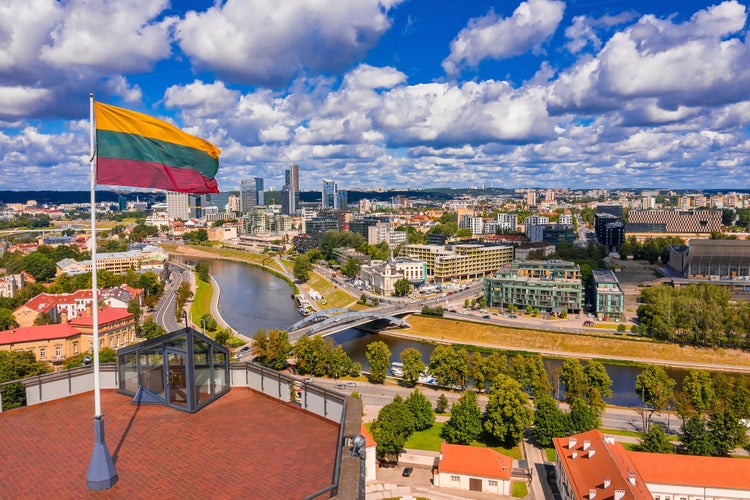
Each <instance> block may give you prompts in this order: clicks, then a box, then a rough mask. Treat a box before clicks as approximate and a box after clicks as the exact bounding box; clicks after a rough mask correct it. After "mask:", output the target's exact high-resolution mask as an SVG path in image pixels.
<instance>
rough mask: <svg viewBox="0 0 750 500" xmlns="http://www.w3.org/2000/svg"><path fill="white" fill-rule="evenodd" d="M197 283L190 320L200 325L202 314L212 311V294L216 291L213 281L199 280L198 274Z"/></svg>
mask: <svg viewBox="0 0 750 500" xmlns="http://www.w3.org/2000/svg"><path fill="white" fill-rule="evenodd" d="M195 283H196V285H195V286H196V289H195V297H193V304H192V305H191V306H190V320H191V321H192V322H193V324H195V325H198V327H200V324H201V316H203V315H204V314H206V313H209V314H210V313H211V296H212V295H213V293H214V287H213V286H212V285H211V283H206V282H205V281H201V280H199V279H198V277H197V276H196V278H195Z"/></svg>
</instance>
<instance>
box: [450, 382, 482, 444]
mask: <svg viewBox="0 0 750 500" xmlns="http://www.w3.org/2000/svg"><path fill="white" fill-rule="evenodd" d="M481 433H482V413H481V410H480V409H479V404H477V396H476V394H475V393H474V392H473V391H467V392H464V393H463V394H462V395H461V398H460V399H459V400H458V401H456V402H455V403H453V406H452V407H451V418H450V419H449V420H448V421H447V422H446V423H445V425H443V429H442V431H441V432H440V437H442V438H443V439H445V440H446V441H447V442H448V443H450V444H466V445H468V444H471V442H472V441H474V440H475V439H476V438H478V437H479V435H480V434H481Z"/></svg>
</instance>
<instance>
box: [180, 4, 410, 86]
mask: <svg viewBox="0 0 750 500" xmlns="http://www.w3.org/2000/svg"><path fill="white" fill-rule="evenodd" d="M398 3H399V1H397V0H393V1H390V2H382V1H378V0H348V1H346V2H341V1H339V0H318V1H316V2H310V1H307V0H286V1H284V2H281V3H278V2H266V1H262V0H249V1H239V0H228V1H226V2H225V3H221V4H215V5H214V6H212V7H210V8H209V9H208V10H207V11H205V12H201V13H198V12H188V13H187V14H186V16H185V18H184V19H183V20H182V21H181V22H180V23H179V25H178V27H177V30H176V36H177V39H178V40H179V43H180V46H181V48H182V50H183V52H184V53H185V54H187V55H188V56H189V57H190V58H191V59H192V61H193V62H194V64H195V65H196V66H197V67H199V68H204V69H210V70H213V71H215V72H216V73H218V74H219V75H222V76H223V77H224V78H227V79H229V80H232V81H237V82H245V83H253V84H265V85H280V84H284V83H286V82H288V81H290V80H291V79H293V77H294V76H296V75H297V74H299V73H300V72H302V71H305V70H307V71H310V72H312V73H319V72H327V71H336V70H340V69H342V68H344V67H346V66H347V65H349V64H351V63H353V62H354V61H356V60H357V59H358V58H360V57H361V56H363V55H364V54H365V53H366V51H367V50H368V49H370V48H371V47H373V46H374V45H375V43H376V42H377V41H378V39H379V38H380V36H381V35H382V34H383V33H384V32H385V31H386V30H388V29H389V28H390V26H391V21H390V19H389V18H388V15H387V14H388V12H389V11H390V10H391V9H392V8H393V7H394V6H395V5H397V4H398Z"/></svg>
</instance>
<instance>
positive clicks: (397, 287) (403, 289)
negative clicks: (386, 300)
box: [393, 278, 411, 297]
mask: <svg viewBox="0 0 750 500" xmlns="http://www.w3.org/2000/svg"><path fill="white" fill-rule="evenodd" d="M393 289H394V293H395V294H396V296H397V297H405V296H407V295H409V292H410V291H411V282H410V281H409V280H408V279H406V278H401V279H398V280H396V282H395V283H394V284H393Z"/></svg>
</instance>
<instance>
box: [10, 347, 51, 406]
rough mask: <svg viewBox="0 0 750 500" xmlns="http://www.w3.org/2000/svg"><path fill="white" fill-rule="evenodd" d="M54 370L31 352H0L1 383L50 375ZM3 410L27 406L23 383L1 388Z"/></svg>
mask: <svg viewBox="0 0 750 500" xmlns="http://www.w3.org/2000/svg"><path fill="white" fill-rule="evenodd" d="M50 371H52V368H51V367H50V366H49V365H48V364H47V363H45V362H43V361H37V360H36V357H35V356H34V353H33V352H31V351H0V383H2V382H10V381H13V380H20V379H23V378H26V377H31V376H34V375H41V374H43V373H49V372H50ZM0 396H1V397H2V404H3V410H9V409H11V408H19V407H21V406H23V405H25V404H26V388H25V386H24V385H23V384H21V383H14V384H6V385H3V386H1V387H0Z"/></svg>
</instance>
